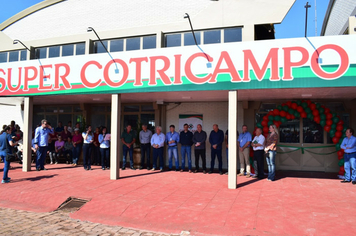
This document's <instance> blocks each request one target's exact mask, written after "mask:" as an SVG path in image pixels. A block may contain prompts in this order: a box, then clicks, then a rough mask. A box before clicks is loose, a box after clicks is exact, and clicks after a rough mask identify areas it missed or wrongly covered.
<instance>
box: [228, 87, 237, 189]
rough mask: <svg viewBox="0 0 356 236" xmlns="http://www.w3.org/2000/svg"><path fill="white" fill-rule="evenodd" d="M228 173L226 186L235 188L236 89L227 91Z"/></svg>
mask: <svg viewBox="0 0 356 236" xmlns="http://www.w3.org/2000/svg"><path fill="white" fill-rule="evenodd" d="M228 123H229V124H228V127H229V136H228V138H229V140H228V143H229V166H228V168H229V175H228V188H229V189H236V187H237V160H238V152H237V133H236V130H237V91H229V120H228Z"/></svg>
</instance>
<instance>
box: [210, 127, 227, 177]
mask: <svg viewBox="0 0 356 236" xmlns="http://www.w3.org/2000/svg"><path fill="white" fill-rule="evenodd" d="M209 142H210V145H211V163H210V171H209V174H211V173H213V171H214V166H215V157H216V156H217V157H218V161H219V172H220V175H222V174H223V172H222V143H223V142H224V132H223V131H222V130H220V129H219V126H218V125H217V124H214V125H213V130H212V131H211V132H210V135H209Z"/></svg>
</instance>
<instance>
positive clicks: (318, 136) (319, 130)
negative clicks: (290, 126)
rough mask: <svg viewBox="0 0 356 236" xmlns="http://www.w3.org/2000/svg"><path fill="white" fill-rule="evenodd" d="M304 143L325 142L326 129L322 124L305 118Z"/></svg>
mask: <svg viewBox="0 0 356 236" xmlns="http://www.w3.org/2000/svg"><path fill="white" fill-rule="evenodd" d="M303 139H304V140H303V143H324V129H323V127H321V125H320V124H318V123H316V122H314V121H312V120H310V119H307V118H304V119H303Z"/></svg>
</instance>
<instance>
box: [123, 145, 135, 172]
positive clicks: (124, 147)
mask: <svg viewBox="0 0 356 236" xmlns="http://www.w3.org/2000/svg"><path fill="white" fill-rule="evenodd" d="M127 152H129V156H130V167H131V168H133V165H134V163H133V146H131V147H130V148H128V147H127V146H126V145H123V153H124V159H123V162H122V168H125V166H126V156H127Z"/></svg>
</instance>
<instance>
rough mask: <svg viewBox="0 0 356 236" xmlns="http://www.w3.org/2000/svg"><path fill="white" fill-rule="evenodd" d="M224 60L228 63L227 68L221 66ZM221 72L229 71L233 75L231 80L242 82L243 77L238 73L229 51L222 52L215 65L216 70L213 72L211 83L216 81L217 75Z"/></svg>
mask: <svg viewBox="0 0 356 236" xmlns="http://www.w3.org/2000/svg"><path fill="white" fill-rule="evenodd" d="M223 61H225V63H226V65H227V68H225V69H221V68H220V67H221V64H222V62H223ZM220 73H229V74H230V76H231V82H241V77H240V75H239V74H238V73H237V71H236V68H235V66H234V63H232V60H231V57H230V55H229V53H228V52H226V51H222V52H221V54H220V58H219V60H218V63H217V65H216V67H215V70H214V72H213V75H212V77H211V80H210V81H209V83H216V77H217V76H218V74H220Z"/></svg>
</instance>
